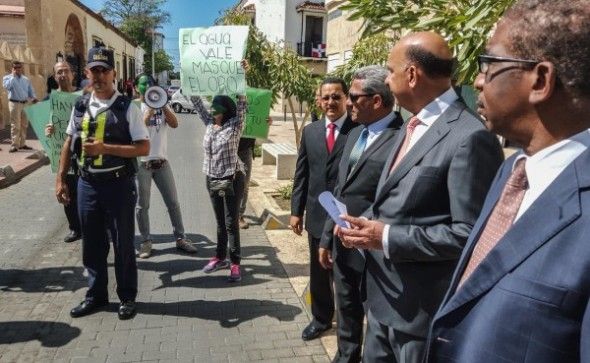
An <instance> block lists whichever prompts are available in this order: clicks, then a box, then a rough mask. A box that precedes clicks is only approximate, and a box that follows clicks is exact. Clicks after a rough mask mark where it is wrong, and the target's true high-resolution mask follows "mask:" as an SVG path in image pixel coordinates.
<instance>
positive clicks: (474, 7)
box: [341, 0, 514, 83]
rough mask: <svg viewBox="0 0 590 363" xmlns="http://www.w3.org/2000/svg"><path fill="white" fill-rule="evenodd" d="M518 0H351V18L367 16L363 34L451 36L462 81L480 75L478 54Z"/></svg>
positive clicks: (349, 3)
mask: <svg viewBox="0 0 590 363" xmlns="http://www.w3.org/2000/svg"><path fill="white" fill-rule="evenodd" d="M513 3H514V0H477V1H476V0H454V1H449V0H428V1H425V0H348V2H347V3H346V4H345V5H343V6H342V7H341V8H342V9H343V10H350V11H351V12H352V14H351V15H350V17H349V20H356V19H364V23H363V25H364V32H363V36H368V35H371V34H377V33H382V32H385V31H392V32H396V33H400V34H401V33H404V32H407V31H426V30H432V31H436V32H438V33H440V34H441V35H442V36H444V37H445V38H447V39H449V43H450V45H451V47H452V48H453V51H454V53H455V56H456V58H457V61H458V64H459V67H458V69H457V74H456V78H457V81H458V82H459V83H471V82H473V80H474V79H475V76H476V75H477V55H478V54H480V53H481V52H482V51H483V49H484V46H485V42H486V39H487V38H488V36H489V33H490V31H491V29H492V27H493V26H494V25H495V23H496V22H497V21H498V19H499V18H500V16H501V15H502V14H503V13H504V11H505V10H506V9H507V8H508V7H509V6H510V5H512V4H513Z"/></svg>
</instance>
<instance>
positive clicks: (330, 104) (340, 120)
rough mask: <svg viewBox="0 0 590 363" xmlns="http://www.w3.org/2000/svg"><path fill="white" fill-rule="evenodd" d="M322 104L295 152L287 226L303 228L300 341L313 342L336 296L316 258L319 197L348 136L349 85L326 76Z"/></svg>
mask: <svg viewBox="0 0 590 363" xmlns="http://www.w3.org/2000/svg"><path fill="white" fill-rule="evenodd" d="M320 91H321V106H322V111H323V112H324V116H325V117H324V120H320V121H318V122H313V123H311V124H309V125H307V126H305V128H304V129H303V135H302V137H301V143H300V145H299V156H298V157H297V166H296V169H295V176H294V180H293V195H292V197H291V219H290V221H289V224H290V227H291V229H292V230H293V232H295V233H296V234H298V235H301V233H302V232H303V212H304V211H305V212H306V216H305V229H306V230H307V236H308V239H309V254H310V263H309V265H310V266H309V289H310V293H311V312H312V315H313V320H312V322H311V323H310V324H309V325H308V326H307V327H306V328H305V329H304V330H303V333H302V338H303V340H311V339H315V338H317V337H319V336H320V334H321V333H322V332H324V331H326V330H328V329H330V328H331V327H332V317H333V316H334V294H333V292H332V281H331V273H330V271H328V270H325V269H323V268H322V266H321V265H320V263H319V260H318V248H319V244H320V238H321V236H322V232H323V229H324V223H325V222H326V216H327V214H326V212H325V211H324V209H323V208H322V206H321V205H320V203H319V201H318V195H319V194H320V193H321V192H323V191H325V190H329V191H333V190H334V187H335V186H336V178H337V177H338V163H339V162H340V157H341V156H342V149H343V148H344V144H346V136H347V135H348V132H349V131H350V129H351V128H352V127H353V126H354V125H353V123H352V121H351V120H350V116H348V113H347V112H346V97H347V95H348V87H346V84H345V83H344V81H343V80H341V79H338V78H327V79H325V80H324V81H323V82H322V85H321V87H320Z"/></svg>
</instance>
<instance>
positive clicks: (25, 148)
mask: <svg viewBox="0 0 590 363" xmlns="http://www.w3.org/2000/svg"><path fill="white" fill-rule="evenodd" d="M20 148H21V149H23V150H33V148H32V147H30V146H27V145H23V146H21V147H20Z"/></svg>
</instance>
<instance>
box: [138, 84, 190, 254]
mask: <svg viewBox="0 0 590 363" xmlns="http://www.w3.org/2000/svg"><path fill="white" fill-rule="evenodd" d="M155 84H156V82H155V81H154V79H153V78H152V77H151V76H149V75H146V74H143V75H140V76H139V77H137V79H136V80H135V88H136V90H137V92H138V93H139V95H140V101H141V112H142V113H143V121H144V123H145V125H146V126H147V128H148V131H149V134H150V153H149V155H147V156H142V157H140V158H139V161H140V163H139V170H138V172H137V190H138V196H137V208H136V217H137V226H138V228H139V233H140V234H141V241H142V242H141V246H140V249H139V258H148V257H150V255H151V254H152V239H151V235H150V217H149V208H150V193H151V187H152V180H153V181H154V182H155V183H156V187H158V190H159V191H160V194H161V195H162V199H163V200H164V204H165V205H166V208H167V209H168V215H169V216H170V222H171V223H172V228H173V231H172V232H173V234H174V238H175V239H176V247H177V248H178V249H180V250H183V251H186V252H189V253H195V252H197V248H196V247H195V246H193V244H192V242H191V241H190V240H189V239H187V238H186V236H185V234H184V224H183V223H182V214H181V212H180V204H179V202H178V193H177V192H176V184H175V182H174V175H173V174H172V168H171V167H170V162H169V161H168V152H167V150H168V128H173V129H175V128H177V127H178V120H177V119H176V115H174V113H173V112H172V110H170V107H168V106H167V105H165V106H164V107H162V108H161V109H157V110H155V109H153V108H150V107H149V106H148V105H147V104H146V103H145V92H146V90H147V89H148V88H149V87H151V86H153V85H155Z"/></svg>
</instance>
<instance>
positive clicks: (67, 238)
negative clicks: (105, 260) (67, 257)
mask: <svg viewBox="0 0 590 363" xmlns="http://www.w3.org/2000/svg"><path fill="white" fill-rule="evenodd" d="M80 238H82V236H81V235H80V232H76V231H70V233H68V234H67V236H65V237H64V242H66V243H69V242H74V241H77V240H79V239H80Z"/></svg>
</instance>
